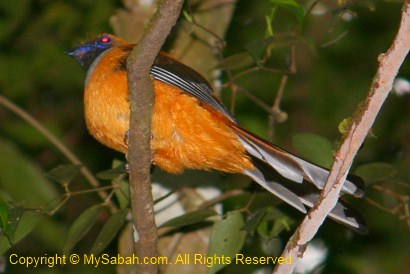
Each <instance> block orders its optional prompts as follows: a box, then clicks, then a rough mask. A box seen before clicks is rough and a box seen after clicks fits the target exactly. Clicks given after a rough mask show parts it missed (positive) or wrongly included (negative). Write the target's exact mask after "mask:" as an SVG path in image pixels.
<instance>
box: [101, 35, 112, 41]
mask: <svg viewBox="0 0 410 274" xmlns="http://www.w3.org/2000/svg"><path fill="white" fill-rule="evenodd" d="M100 42H101V43H109V42H111V39H110V37H108V36H103V37H101V38H100Z"/></svg>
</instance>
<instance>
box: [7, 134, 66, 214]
mask: <svg viewBox="0 0 410 274" xmlns="http://www.w3.org/2000/svg"><path fill="white" fill-rule="evenodd" d="M0 151H1V153H0V166H1V167H2V168H1V169H0V188H1V189H2V191H4V192H6V193H7V194H8V195H9V196H10V197H11V199H12V200H13V201H16V202H19V203H20V204H24V206H27V207H42V206H44V205H45V204H47V203H49V202H50V201H52V200H54V201H56V202H57V201H58V199H57V197H58V194H57V191H56V189H55V187H54V186H53V184H52V183H51V182H50V181H48V180H47V179H46V177H45V176H44V172H43V171H42V170H40V168H39V167H38V166H37V165H36V164H35V163H33V162H31V161H30V160H29V159H27V158H26V156H25V155H24V154H23V153H22V152H21V151H19V150H18V149H17V148H16V147H15V146H14V145H12V144H11V143H9V142H7V141H5V140H3V139H0Z"/></svg>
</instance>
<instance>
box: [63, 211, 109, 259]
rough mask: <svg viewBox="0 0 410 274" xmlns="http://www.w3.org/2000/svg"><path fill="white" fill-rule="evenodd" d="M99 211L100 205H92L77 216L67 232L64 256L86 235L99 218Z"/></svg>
mask: <svg viewBox="0 0 410 274" xmlns="http://www.w3.org/2000/svg"><path fill="white" fill-rule="evenodd" d="M101 209H102V206H101V205H94V206H92V207H90V208H88V209H87V210H85V211H84V212H83V213H82V214H81V215H80V216H78V218H77V219H76V220H75V221H74V223H73V225H72V226H71V227H70V230H69V232H68V236H67V239H66V242H65V245H64V254H68V253H69V252H70V250H71V249H72V248H73V247H74V245H75V244H76V243H77V242H78V241H80V240H81V239H82V238H83V237H84V236H85V235H86V234H87V232H88V231H89V230H90V229H91V227H92V226H93V225H94V223H95V222H96V221H97V219H98V217H99V216H100V213H101Z"/></svg>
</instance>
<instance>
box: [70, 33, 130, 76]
mask: <svg viewBox="0 0 410 274" xmlns="http://www.w3.org/2000/svg"><path fill="white" fill-rule="evenodd" d="M127 44H128V43H127V42H126V41H124V40H122V39H121V38H118V37H116V36H114V35H112V34H106V33H104V34H99V35H97V36H95V37H93V38H91V39H89V40H87V41H85V42H83V43H81V44H80V45H79V46H78V47H75V48H73V49H70V50H67V51H66V54H68V55H69V56H71V57H72V58H74V59H75V60H76V61H77V62H79V63H80V64H81V65H82V66H83V67H84V68H85V69H86V70H88V68H89V67H90V66H91V64H92V62H93V61H94V60H95V58H97V57H98V56H99V55H100V54H101V53H103V52H104V51H106V50H108V49H110V48H112V47H116V46H122V45H127Z"/></svg>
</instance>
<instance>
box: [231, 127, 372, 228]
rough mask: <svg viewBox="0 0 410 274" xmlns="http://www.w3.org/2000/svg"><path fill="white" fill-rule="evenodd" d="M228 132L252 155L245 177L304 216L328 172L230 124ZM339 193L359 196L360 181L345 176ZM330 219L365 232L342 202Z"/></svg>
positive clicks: (354, 212)
mask: <svg viewBox="0 0 410 274" xmlns="http://www.w3.org/2000/svg"><path fill="white" fill-rule="evenodd" d="M231 129H232V130H233V132H235V134H236V135H237V136H238V138H239V139H240V141H241V142H242V144H243V145H244V147H245V148H246V150H247V151H248V153H249V154H250V155H251V158H252V160H253V164H254V166H255V168H254V169H252V170H246V171H245V174H246V175H248V176H249V177H251V178H252V179H253V180H255V181H256V182H257V183H258V184H260V185H261V186H262V187H264V188H265V189H267V190H268V191H270V192H272V193H273V194H275V195H276V196H278V197H279V198H280V199H282V200H283V201H285V202H287V203H288V204H290V205H292V206H293V207H295V208H297V209H298V210H300V211H301V212H303V213H306V208H305V206H304V205H307V206H308V207H312V206H313V205H314V204H315V203H316V201H317V199H318V198H319V194H320V190H321V189H323V187H324V185H325V183H326V180H327V177H328V175H329V171H328V170H327V169H325V168H322V167H319V166H317V165H315V164H312V163H310V162H308V161H306V160H303V159H301V158H299V157H297V156H295V155H293V154H291V153H289V152H287V151H285V150H283V149H280V148H278V147H276V146H275V145H273V144H270V143H268V142H267V141H265V140H262V139H261V138H259V137H257V136H255V135H253V134H252V133H250V132H248V131H246V130H244V129H242V128H240V127H239V126H238V125H235V124H232V125H231ZM341 194H350V195H353V196H355V197H362V196H363V195H364V182H363V180H362V179H361V178H360V177H358V176H354V175H348V177H347V180H346V181H345V182H344V185H343V188H342V191H341ZM329 217H330V218H332V219H334V220H335V221H337V222H340V223H342V224H344V225H346V226H348V227H350V228H352V229H353V230H355V231H357V232H359V233H366V232H367V228H366V225H365V223H364V219H363V217H362V215H361V214H360V213H359V212H358V211H357V210H355V209H354V208H353V207H351V206H350V205H349V204H347V203H346V202H345V201H342V200H339V201H338V203H337V204H336V206H335V207H334V208H333V210H332V211H331V212H330V214H329Z"/></svg>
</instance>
